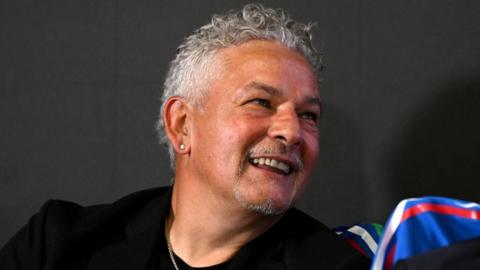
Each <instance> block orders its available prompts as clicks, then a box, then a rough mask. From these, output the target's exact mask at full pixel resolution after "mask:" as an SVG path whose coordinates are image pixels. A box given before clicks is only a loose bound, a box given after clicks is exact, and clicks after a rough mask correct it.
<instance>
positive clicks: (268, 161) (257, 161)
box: [250, 158, 292, 175]
mask: <svg viewBox="0 0 480 270" xmlns="http://www.w3.org/2000/svg"><path fill="white" fill-rule="evenodd" d="M250 163H252V164H253V165H254V166H256V167H260V166H262V167H263V166H268V167H270V168H273V169H275V171H278V172H280V173H281V174H284V175H288V174H290V173H291V172H292V167H291V166H290V165H288V164H286V163H284V162H282V161H280V160H276V159H273V158H253V159H251V160H250Z"/></svg>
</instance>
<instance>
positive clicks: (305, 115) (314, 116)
mask: <svg viewBox="0 0 480 270" xmlns="http://www.w3.org/2000/svg"><path fill="white" fill-rule="evenodd" d="M300 118H302V119H305V120H309V121H313V122H314V123H317V120H318V115H317V114H316V113H313V112H304V113H301V114H300Z"/></svg>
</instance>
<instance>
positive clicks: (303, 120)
mask: <svg viewBox="0 0 480 270" xmlns="http://www.w3.org/2000/svg"><path fill="white" fill-rule="evenodd" d="M217 57H219V59H221V61H220V62H222V63H223V67H222V71H221V73H220V76H218V79H216V80H214V81H212V82H211V85H210V86H211V87H210V90H209V93H208V97H207V99H206V101H205V102H204V104H203V110H200V111H197V112H195V113H194V114H193V117H192V118H193V120H192V124H193V127H194V128H193V136H192V143H191V148H192V149H191V160H192V164H193V170H192V173H193V174H194V175H195V176H197V177H199V179H201V181H202V182H204V183H206V185H208V186H209V189H210V190H211V191H212V193H213V194H214V195H215V196H217V198H222V199H224V200H222V201H226V202H229V203H234V204H237V205H238V204H240V205H241V206H243V207H246V208H248V209H250V210H254V211H256V212H260V213H263V214H268V215H271V214H280V213H283V212H284V211H285V210H287V209H288V208H290V207H291V206H292V204H293V203H294V202H295V201H296V200H297V199H298V198H299V197H300V195H301V194H302V192H303V190H304V188H305V185H306V184H307V181H308V177H309V175H310V173H311V171H312V168H313V166H314V163H315V160H316V158H317V156H318V153H319V145H318V136H319V134H318V119H319V117H320V98H319V93H318V89H317V81H316V77H315V75H314V73H313V71H312V68H311V66H310V65H309V63H308V62H307V61H306V60H305V58H304V57H303V56H301V55H300V54H299V53H297V52H295V51H293V50H290V49H288V48H287V47H285V46H284V45H281V44H279V43H277V42H273V41H249V42H246V43H244V44H242V45H240V46H236V47H230V48H227V49H223V50H222V51H220V52H219V54H218V55H217Z"/></svg>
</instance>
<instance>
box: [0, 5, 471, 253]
mask: <svg viewBox="0 0 480 270" xmlns="http://www.w3.org/2000/svg"><path fill="white" fill-rule="evenodd" d="M242 3H245V1H219V0H218V1H179V0H176V1H159V0H155V1H154V0H151V1H125V0H117V1H114V0H102V1H65V0H58V1H13V0H11V1H4V0H2V1H0V130H1V131H0V245H2V244H3V243H4V242H5V241H6V239H7V238H9V237H10V236H11V235H12V234H13V233H14V232H15V231H16V230H17V229H18V228H19V227H20V226H21V225H22V224H24V223H25V222H27V219H28V217H29V216H31V215H32V214H33V213H34V212H36V211H37V210H38V209H39V207H40V205H41V204H42V203H43V202H44V201H45V200H47V199H49V198H57V199H66V200H73V201H76V202H79V203H81V204H93V203H104V202H111V201H113V200H115V199H117V198H119V197H121V196H124V195H126V194H128V193H131V192H133V191H136V190H139V189H144V188H148V187H154V186H158V185H165V184H168V183H169V179H170V177H171V172H170V171H169V169H168V161H167V158H166V154H165V152H164V150H163V149H161V148H160V147H159V146H158V145H157V139H156V134H155V132H154V128H153V126H154V122H155V118H156V115H157V111H158V107H159V101H158V97H159V95H160V92H161V89H162V82H163V78H164V74H165V71H166V68H167V63H168V61H170V60H171V58H172V57H173V55H174V52H175V48H176V46H177V45H178V44H179V43H180V41H181V40H182V38H183V37H184V36H186V35H188V34H189V33H191V31H192V30H193V29H195V28H197V27H199V26H200V25H203V24H204V23H206V22H207V20H208V18H209V16H210V15H211V14H212V13H216V12H221V11H224V10H226V9H230V8H233V7H238V6H240V5H241V4H242ZM264 3H266V4H267V5H271V6H276V7H284V8H286V9H287V10H288V11H289V12H290V14H291V15H292V16H293V17H294V18H297V19H299V20H303V21H313V22H317V23H318V27H317V30H316V32H317V36H316V44H317V45H318V47H320V48H321V49H322V50H323V52H324V53H325V59H324V61H325V64H326V66H327V68H326V70H325V72H324V74H323V76H324V77H325V80H324V82H323V83H322V85H321V92H322V95H323V97H324V99H325V101H326V106H325V113H324V115H323V118H322V127H321V143H322V151H321V158H320V161H319V165H318V168H317V169H316V173H315V175H314V176H313V178H312V182H311V184H310V186H309V188H308V190H307V192H306V195H305V198H304V200H303V201H302V202H301V203H300V207H301V208H302V209H305V210H306V211H307V212H309V213H310V214H312V215H314V216H315V217H317V218H319V219H320V220H322V221H324V222H325V223H326V224H328V225H330V226H334V225H339V224H349V223H353V222H359V221H370V222H379V223H383V222H384V221H385V219H386V218H387V216H388V213H389V212H390V211H391V210H392V208H393V207H394V205H395V204H396V203H397V202H398V200H399V199H401V198H404V197H407V196H419V195H444V196H451V197H456V198H461V199H465V200H473V201H480V194H479V192H478V191H479V187H480V183H478V180H480V176H479V170H480V158H479V155H480V154H479V153H480V139H479V138H480V128H479V120H478V118H479V116H480V107H479V104H480V103H479V102H480V76H479V75H480V16H479V14H480V2H479V1H437V0H435V1H434V0H429V1H380V0H379V1H319V0H311V1H265V2H264Z"/></svg>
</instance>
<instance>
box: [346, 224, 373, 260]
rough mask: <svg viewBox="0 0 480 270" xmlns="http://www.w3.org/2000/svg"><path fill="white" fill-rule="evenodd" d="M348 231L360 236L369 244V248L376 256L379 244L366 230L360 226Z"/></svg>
mask: <svg viewBox="0 0 480 270" xmlns="http://www.w3.org/2000/svg"><path fill="white" fill-rule="evenodd" d="M348 231H349V232H351V233H354V234H356V235H358V236H360V237H361V238H362V239H363V241H365V243H367V246H368V248H369V249H370V250H371V251H372V253H373V254H375V252H376V251H377V243H376V242H375V240H374V239H373V238H372V236H371V235H370V233H369V232H368V231H367V230H365V229H364V228H362V227H360V226H357V225H355V226H353V227H351V228H350V229H348Z"/></svg>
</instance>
